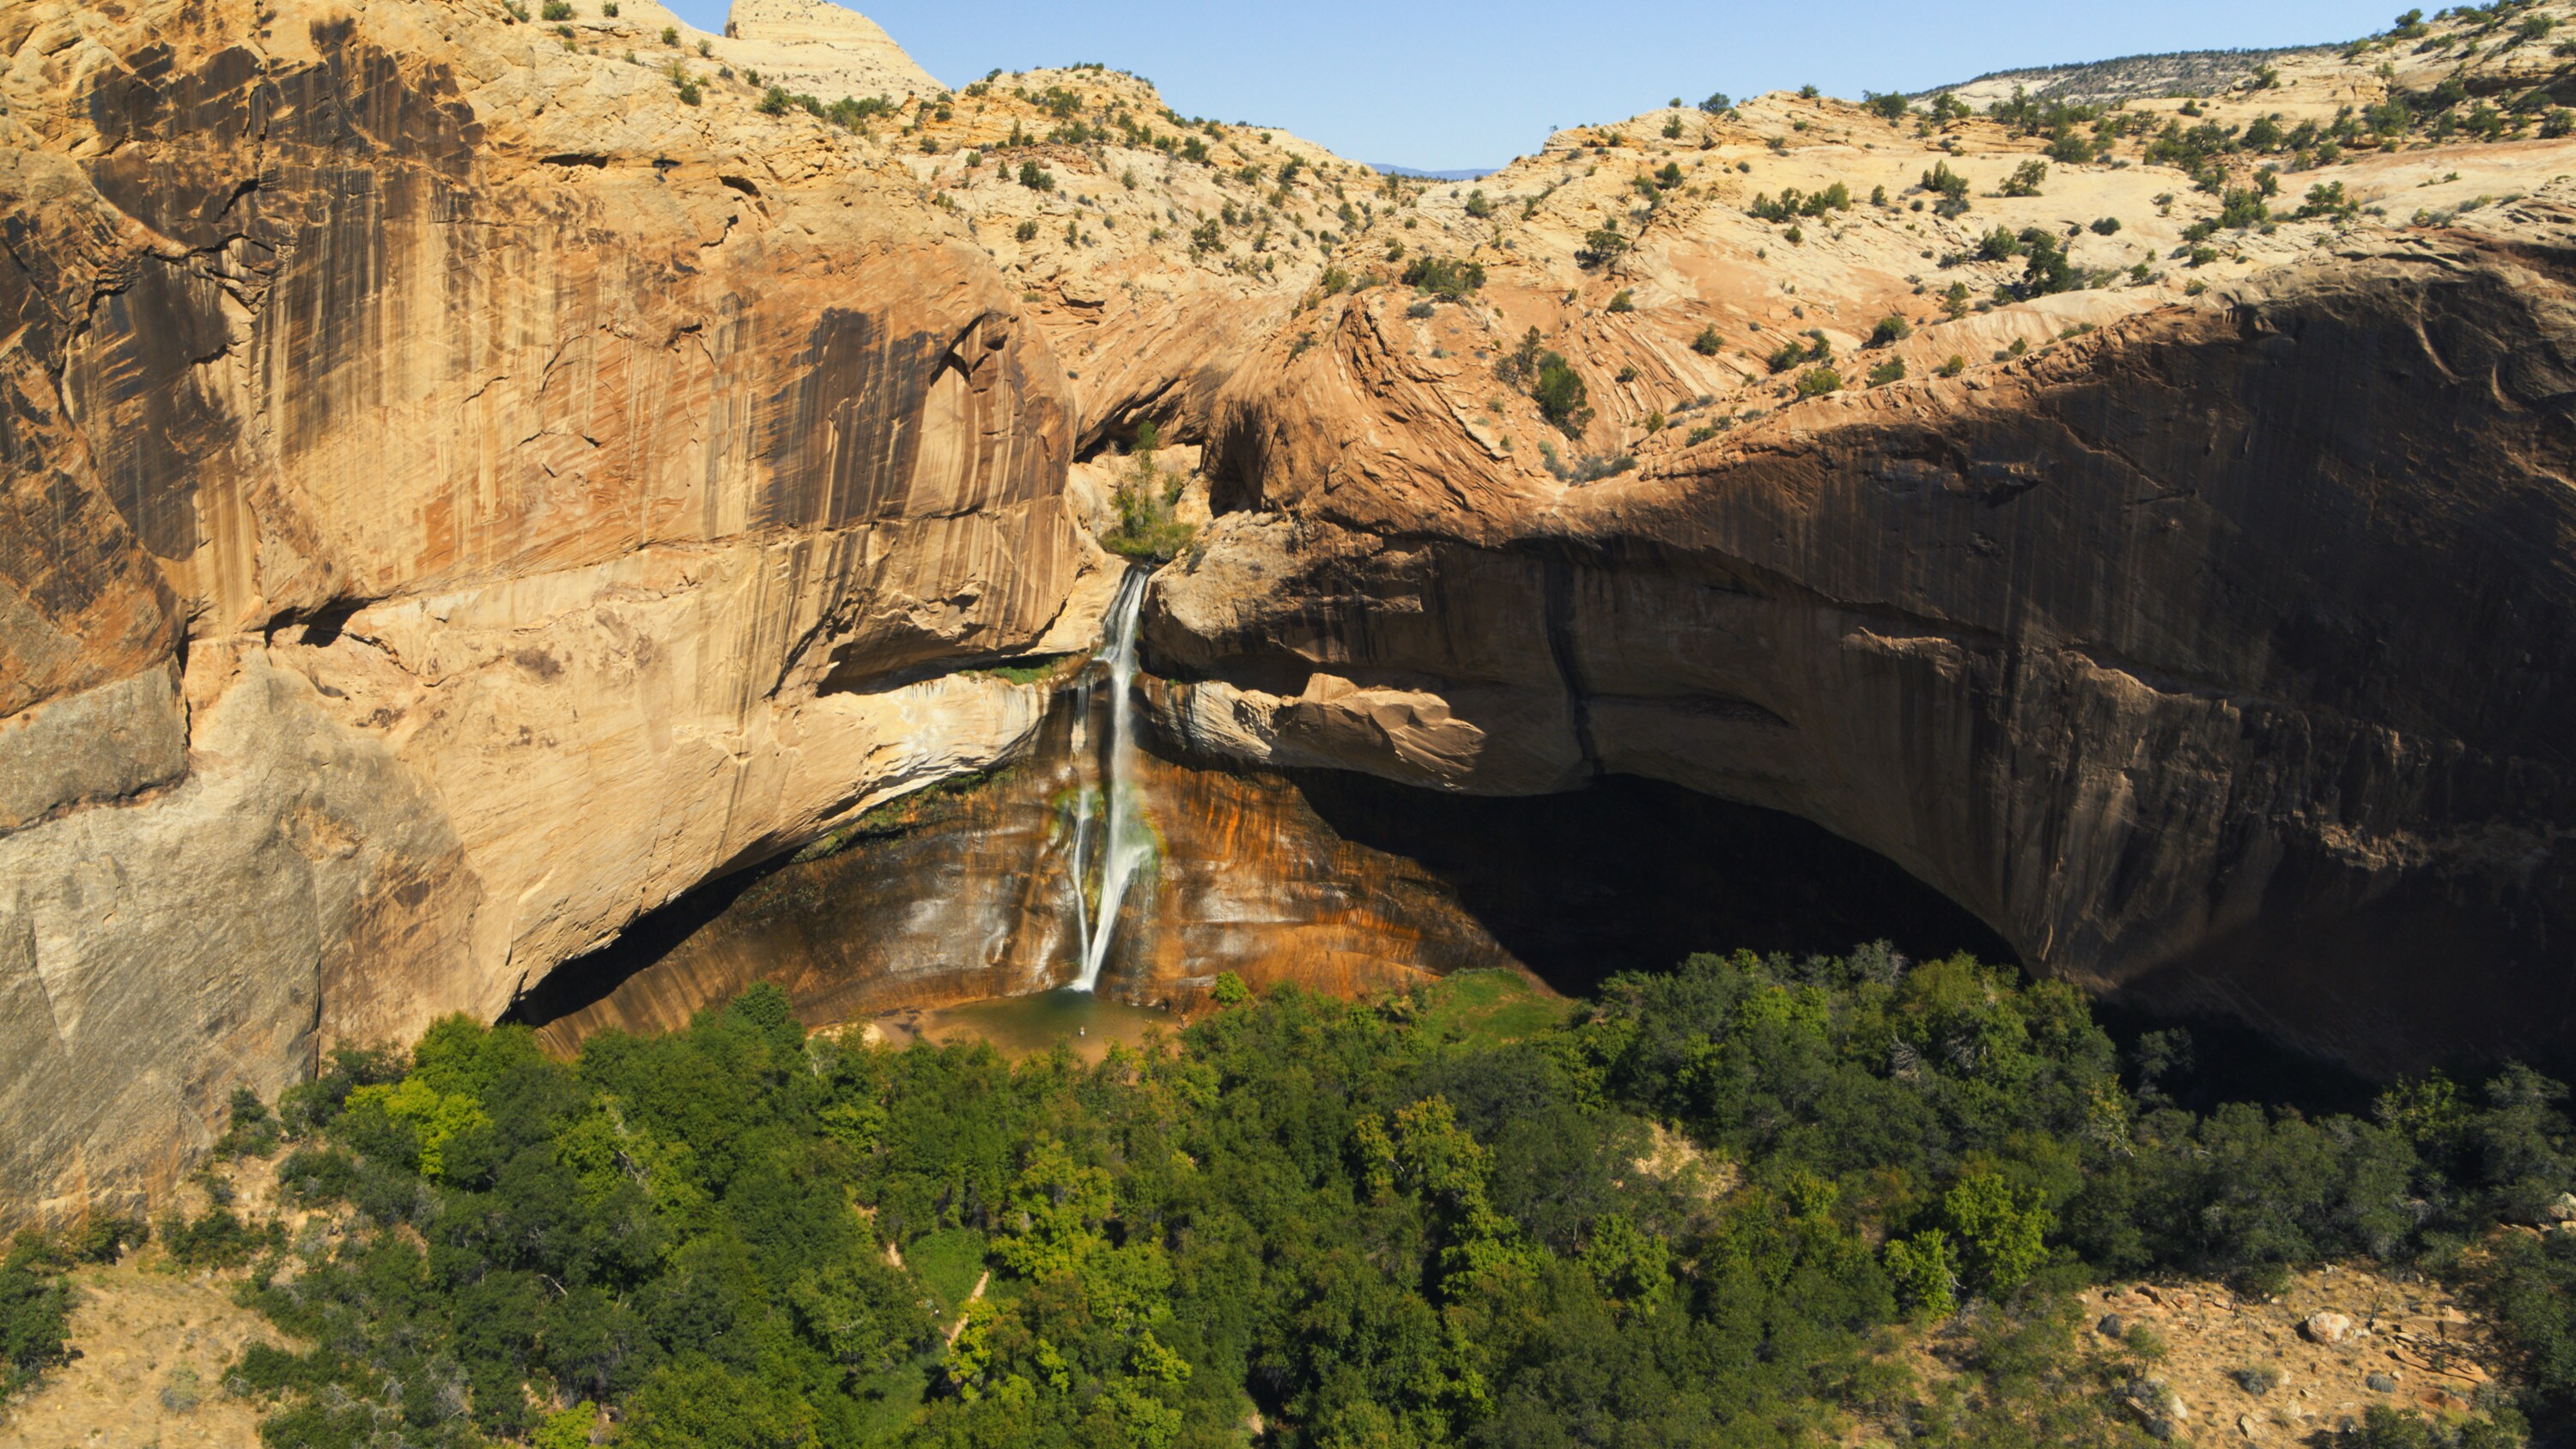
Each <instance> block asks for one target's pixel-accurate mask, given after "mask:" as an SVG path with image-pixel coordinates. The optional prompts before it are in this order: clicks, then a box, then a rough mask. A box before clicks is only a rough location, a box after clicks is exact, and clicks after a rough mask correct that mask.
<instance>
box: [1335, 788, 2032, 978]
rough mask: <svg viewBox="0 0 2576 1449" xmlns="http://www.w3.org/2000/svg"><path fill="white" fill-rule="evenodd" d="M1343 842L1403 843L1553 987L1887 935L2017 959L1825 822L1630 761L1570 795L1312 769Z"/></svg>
mask: <svg viewBox="0 0 2576 1449" xmlns="http://www.w3.org/2000/svg"><path fill="white" fill-rule="evenodd" d="M1293 778H1294V779H1295V780H1296V782H1297V785H1298V788H1299V789H1300V791H1302V792H1303V793H1304V795H1305V797H1306V800H1307V802H1308V804H1310V805H1311V806H1313V808H1314V810H1315V813H1316V814H1317V815H1319V816H1321V817H1322V818H1323V819H1324V821H1325V823H1326V824H1328V825H1330V826H1331V827H1332V828H1333V829H1334V830H1335V831H1336V832H1338V833H1339V834H1340V835H1341V836H1342V837H1343V838H1344V839H1347V840H1351V841H1354V842H1356V843H1359V844H1363V845H1367V846H1370V847H1372V848H1374V849H1378V850H1383V851H1386V852H1388V853H1390V854H1394V855H1401V856H1405V857H1407V858H1409V859H1411V860H1412V861H1414V862H1415V863H1416V864H1418V865H1420V866H1421V867H1422V868H1423V869H1424V870H1425V871H1427V872H1429V873H1430V874H1432V875H1434V876H1436V877H1438V878H1439V879H1440V880H1441V881H1442V882H1443V883H1445V884H1446V885H1447V886H1448V887H1449V889H1450V890H1452V891H1454V892H1455V893H1456V894H1457V897H1458V900H1459V902H1460V904H1462V905H1463V906H1465V907H1466V909H1467V911H1468V912H1469V913H1470V914H1471V915H1473V916H1474V917H1475V918H1476V919H1477V921H1478V922H1480V923H1481V924H1482V925H1483V926H1484V927H1485V929H1486V930H1488V931H1490V932H1492V933H1493V936H1494V939H1495V940H1496V941H1498V942H1500V943H1501V945H1502V946H1503V948H1504V949H1505V950H1507V951H1509V952H1511V953H1512V954H1513V955H1514V956H1516V957H1518V958H1519V959H1520V960H1521V962H1522V963H1523V964H1525V965H1527V966H1528V967H1529V968H1530V969H1531V970H1533V971H1535V972H1537V973H1538V974H1539V975H1540V976H1541V977H1542V978H1544V979H1545V980H1546V981H1547V982H1548V983H1549V984H1550V985H1552V986H1554V987H1555V988H1556V989H1557V990H1559V991H1563V992H1566V993H1568V994H1571V995H1587V994H1589V993H1591V992H1592V991H1593V990H1594V989H1595V988H1596V987H1598V986H1599V984H1600V983H1601V982H1602V981H1603V980H1604V979H1606V978H1607V977H1609V976H1612V975H1614V974H1616V973H1618V972H1621V971H1654V970H1664V969H1668V968H1670V967H1672V966H1675V965H1678V964H1679V963H1680V962H1681V961H1682V959H1683V958H1684V957H1686V956H1689V955H1690V954H1691V953H1692V952H1694V951H1716V952H1726V951H1733V950H1735V949H1737V948H1738V947H1743V948H1746V949H1750V950H1754V951H1759V952H1764V953H1768V952H1773V951H1785V952H1788V953H1791V954H1793V955H1804V954H1807V953H1810V952H1814V953H1822V954H1840V953H1842V952H1844V951H1848V950H1850V949H1851V948H1852V947H1853V946H1855V945H1859V944H1862V943H1865V942H1869V941H1877V940H1885V941H1889V942H1891V943H1893V944H1894V945H1895V946H1896V948H1897V949H1898V950H1900V951H1903V952H1904V953H1905V954H1907V955H1909V956H1913V957H1915V958H1917V959H1924V958H1929V957H1934V956H1945V955H1948V954H1950V953H1951V952H1954V951H1969V952H1973V953H1974V954H1975V955H1976V956H1978V957H1979V958H1980V959H1982V960H1986V961H1993V962H2000V963H2011V962H2015V961H2017V959H2018V958H2017V957H2016V956H2015V954H2014V952H2013V950H2012V948H2011V947H2010V946H2007V945H2006V944H2004V941H2003V938H2002V937H2000V936H1998V935H1996V934H1995V933H1994V931H1993V930H1991V929H1989V928H1988V927H1987V926H1986V925H1985V923H1984V922H1982V921H1979V920H1978V919H1977V918H1976V917H1974V916H1971V915H1969V914H1968V913H1967V912H1966V911H1964V910H1961V909H1960V908H1959V907H1958V906H1957V905H1956V904H1954V903H1952V902H1951V901H1950V900H1949V899H1948V898H1947V897H1945V896H1943V895H1941V894H1940V893H1939V892H1937V891H1935V890H1933V889H1932V888H1931V887H1929V886H1927V885H1925V884H1923V883H1922V882H1921V881H1918V880H1916V879H1915V878H1914V877H1912V876H1910V875H1908V874H1906V873H1905V872H1904V871H1903V870H1902V869H1900V868H1898V867H1897V866H1896V865H1895V864H1894V863H1893V862H1891V861H1889V860H1888V859H1887V858H1886V857H1884V856H1881V855H1878V854H1876V853H1874V852H1872V851H1869V850H1866V849H1864V848H1862V847H1861V846H1858V845H1854V844H1853V843H1851V842H1850V841H1848V840H1845V839H1843V838H1842V837H1841V836H1838V835H1836V834H1834V833H1833V832H1831V831H1829V830H1826V829H1825V828H1824V827H1822V826H1820V825H1816V824H1813V823H1811V822H1809V821H1806V820H1802V819H1799V818H1798V817H1797V816H1794V815H1787V814H1783V813H1781V812H1780V811H1777V810H1764V809H1761V808H1759V807H1756V806H1751V805H1737V804H1732V803H1729V802H1727V801H1724V800H1719V799H1715V798H1713V797H1710V796H1707V795H1702V794H1699V793H1697V792H1695V791H1691V790H1686V789H1684V788H1682V787H1681V786H1679V785H1669V784H1665V783H1664V782H1662V781H1659V780H1648V779H1644V778H1641V777H1638V776H1633V775H1610V776H1605V777H1603V778H1601V779H1599V780H1595V781H1594V782H1592V784H1591V785H1589V786H1588V787H1586V788H1584V789H1581V790H1575V791H1571V792H1568V793H1565V794H1560V795H1536V796H1515V797H1508V798H1504V797H1490V796H1468V795H1449V794H1443V793H1441V792H1438V791H1434V790H1424V789H1419V788H1416V787H1413V786H1408V785H1398V784H1394V783H1391V782H1388V781H1385V780H1379V779H1376V778H1374V777H1371V776H1366V775H1355V774H1346V773H1342V772H1338V771H1320V770H1319V771H1301V772H1297V773H1295V774H1294V776H1293Z"/></svg>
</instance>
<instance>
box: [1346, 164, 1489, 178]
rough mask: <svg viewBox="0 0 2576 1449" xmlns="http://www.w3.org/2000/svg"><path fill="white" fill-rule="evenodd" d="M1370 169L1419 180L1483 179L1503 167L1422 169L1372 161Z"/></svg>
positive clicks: (1380, 173) (1381, 173) (1383, 173)
mask: <svg viewBox="0 0 2576 1449" xmlns="http://www.w3.org/2000/svg"><path fill="white" fill-rule="evenodd" d="M1369 169H1370V170H1372V171H1375V172H1377V173H1378V174H1379V175H1381V176H1410V177H1412V178H1413V179H1415V180H1417V181H1482V180H1484V179H1485V178H1486V177H1488V176H1491V175H1493V174H1494V173H1495V172H1496V171H1498V170H1500V169H1502V168H1500V167H1497V166H1479V167H1470V168H1468V169H1466V170H1463V171H1421V170H1416V169H1415V168H1413V167H1411V166H1387V165H1383V164H1381V163H1379V162H1375V161H1372V162H1370V163H1369Z"/></svg>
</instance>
